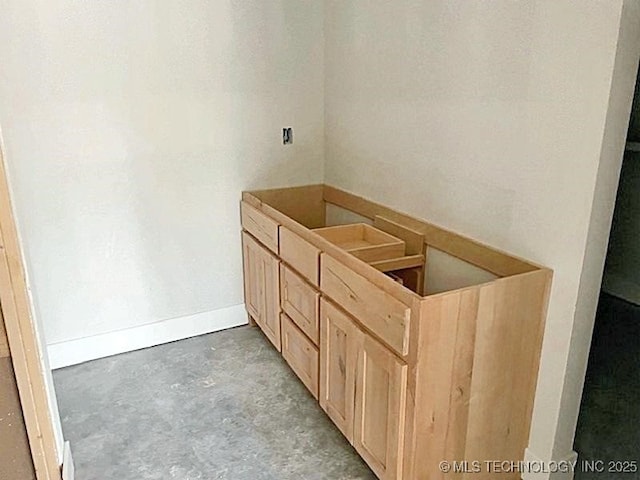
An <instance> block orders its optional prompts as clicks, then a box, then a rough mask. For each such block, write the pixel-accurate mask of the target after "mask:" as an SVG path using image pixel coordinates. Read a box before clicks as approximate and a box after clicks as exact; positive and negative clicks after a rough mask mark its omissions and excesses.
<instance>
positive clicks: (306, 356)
mask: <svg viewBox="0 0 640 480" xmlns="http://www.w3.org/2000/svg"><path fill="white" fill-rule="evenodd" d="M281 318H282V321H281V325H282V356H283V357H284V359H285V360H286V361H287V363H288V364H289V366H290V367H291V369H292V370H293V371H294V372H295V374H296V375H297V376H298V377H299V378H300V380H302V383H304V384H305V386H306V387H307V388H308V389H309V391H310V392H311V394H312V395H313V397H314V398H315V399H316V400H317V399H318V364H319V359H318V349H317V348H316V346H315V345H314V344H313V343H311V341H310V340H309V339H308V338H307V337H305V336H304V334H303V333H302V332H301V331H300V330H299V329H298V327H296V326H295V324H294V323H293V321H292V320H291V319H290V318H289V317H287V316H286V315H284V314H282V315H281Z"/></svg>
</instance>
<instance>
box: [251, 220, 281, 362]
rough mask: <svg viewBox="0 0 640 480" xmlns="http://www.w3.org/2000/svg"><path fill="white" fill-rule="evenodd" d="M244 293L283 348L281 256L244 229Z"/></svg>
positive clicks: (261, 324) (273, 340) (254, 315)
mask: <svg viewBox="0 0 640 480" xmlns="http://www.w3.org/2000/svg"><path fill="white" fill-rule="evenodd" d="M242 243H243V263H244V296H245V305H246V308H247V311H248V312H249V315H251V317H252V318H253V319H254V320H255V322H256V323H257V324H258V326H259V327H260V328H261V329H262V331H263V332H264V334H265V335H266V336H267V338H268V339H269V340H270V341H271V343H273V345H274V346H275V347H276V348H277V349H278V351H280V347H281V344H280V265H279V261H278V259H277V257H275V256H274V255H272V254H271V253H270V252H269V251H268V250H266V249H265V248H264V247H262V246H261V245H260V244H259V243H258V242H257V241H256V240H254V239H253V238H252V237H251V236H250V235H248V234H247V233H245V232H243V233H242Z"/></svg>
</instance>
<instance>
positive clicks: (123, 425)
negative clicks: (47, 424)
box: [54, 327, 375, 480]
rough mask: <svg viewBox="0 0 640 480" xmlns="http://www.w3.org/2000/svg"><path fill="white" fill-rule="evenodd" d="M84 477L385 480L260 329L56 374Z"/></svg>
mask: <svg viewBox="0 0 640 480" xmlns="http://www.w3.org/2000/svg"><path fill="white" fill-rule="evenodd" d="M54 380H55V384H56V389H57V393H58V399H59V404H60V413H61V416H62V424H63V429H64V434H65V437H66V439H67V440H69V441H71V445H72V450H73V455H74V460H75V464H76V479H77V480H147V479H149V480H152V479H153V480H156V479H157V480H169V479H175V480H195V479H202V480H214V479H215V480H244V479H247V480H301V479H304V480H322V479H327V480H329V479H330V480H341V479H342V480H356V479H362V480H365V479H371V480H373V479H375V477H374V475H373V473H371V471H370V470H369V469H368V468H367V466H366V465H365V464H364V463H363V462H362V460H361V459H360V457H359V456H358V455H357V454H356V453H355V451H354V450H353V449H352V448H351V446H350V445H349V444H348V442H347V441H346V440H345V439H344V437H343V436H342V435H341V434H340V432H339V431H338V430H337V429H336V428H335V427H334V425H333V424H332V423H331V422H330V421H329V419H328V418H327V417H326V416H325V414H324V412H322V410H321V409H320V407H319V406H318V404H317V403H316V401H315V400H314V399H313V398H312V397H311V395H310V394H309V393H308V392H307V390H306V389H305V387H304V386H303V385H302V383H300V382H299V381H298V380H297V379H296V378H295V377H294V375H293V373H292V372H291V371H290V369H289V368H288V366H287V365H286V364H285V363H284V361H283V360H282V358H281V357H280V355H279V354H278V353H277V352H276V351H275V350H274V349H273V348H272V347H271V345H270V344H269V343H268V342H267V340H265V338H264V337H263V336H262V334H261V333H260V332H259V331H258V330H257V329H254V328H250V327H241V328H236V329H233V330H227V331H224V332H218V333H214V334H210V335H205V336H201V337H196V338H192V339H188V340H183V341H180V342H175V343H171V344H167V345H162V346H158V347H154V348H149V349H146V350H141V351H137V352H132V353H127V354H123V355H118V356H115V357H110V358H106V359H101V360H96V361H93V362H89V363H85V364H82V365H78V366H73V367H68V368H65V369H62V370H57V371H55V372H54Z"/></svg>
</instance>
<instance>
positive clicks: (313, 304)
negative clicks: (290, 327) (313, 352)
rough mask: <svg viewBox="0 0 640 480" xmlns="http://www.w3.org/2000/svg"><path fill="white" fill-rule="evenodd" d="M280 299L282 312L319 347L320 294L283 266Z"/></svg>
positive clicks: (281, 269) (281, 267)
mask: <svg viewBox="0 0 640 480" xmlns="http://www.w3.org/2000/svg"><path fill="white" fill-rule="evenodd" d="M280 297H281V305H282V310H283V311H284V312H285V313H286V314H287V315H289V317H290V318H291V320H293V321H294V323H295V324H296V325H297V326H298V327H299V328H300V330H302V331H303V332H304V333H305V334H306V335H307V337H309V338H310V339H311V340H312V341H313V343H315V344H316V345H318V339H319V336H320V329H319V326H318V325H319V323H318V315H319V308H320V293H319V292H317V291H316V290H315V289H314V288H313V287H312V286H311V285H309V284H308V283H307V282H306V281H304V280H303V279H302V277H300V276H299V275H297V274H296V273H294V272H293V271H292V270H291V269H289V268H288V267H285V266H284V265H281V266H280Z"/></svg>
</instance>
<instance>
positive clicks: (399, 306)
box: [320, 254, 411, 355]
mask: <svg viewBox="0 0 640 480" xmlns="http://www.w3.org/2000/svg"><path fill="white" fill-rule="evenodd" d="M321 264H322V268H321V270H322V271H321V285H320V289H321V290H322V292H323V293H326V294H327V296H329V297H330V298H332V299H333V300H334V301H335V302H336V303H337V304H338V305H340V306H341V307H342V308H344V309H345V310H347V311H348V312H349V313H351V314H352V315H353V316H355V317H356V318H357V319H358V320H359V321H360V322H361V323H362V325H364V326H365V327H366V328H368V329H369V330H371V331H372V332H373V333H374V334H375V335H377V336H378V337H379V338H380V339H381V340H382V341H383V342H385V343H386V344H387V345H388V346H389V347H391V348H392V349H393V350H395V351H396V352H397V353H399V354H400V355H407V354H408V353H409V322H410V319H411V309H410V308H409V307H408V306H407V305H405V304H404V303H402V302H401V301H399V300H398V299H396V298H394V297H393V296H391V295H390V294H388V293H387V292H385V291H384V290H382V289H381V288H379V287H377V286H376V285H374V284H373V283H371V282H370V281H369V280H367V279H366V278H364V277H363V276H361V275H359V274H357V273H356V272H354V271H353V270H351V269H350V268H348V267H346V266H345V265H343V264H342V263H340V262H338V261H337V260H335V259H334V258H333V257H330V256H329V255H327V254H322V259H321Z"/></svg>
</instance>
